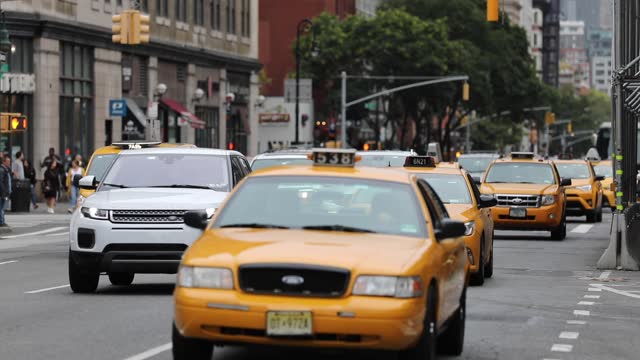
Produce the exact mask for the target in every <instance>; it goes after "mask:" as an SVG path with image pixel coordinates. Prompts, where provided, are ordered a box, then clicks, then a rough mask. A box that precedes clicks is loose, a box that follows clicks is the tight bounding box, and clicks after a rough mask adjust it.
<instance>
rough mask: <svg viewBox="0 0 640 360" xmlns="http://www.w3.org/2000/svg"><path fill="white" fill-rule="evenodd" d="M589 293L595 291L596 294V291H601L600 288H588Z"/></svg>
mask: <svg viewBox="0 0 640 360" xmlns="http://www.w3.org/2000/svg"><path fill="white" fill-rule="evenodd" d="M591 286H593V285H591ZM589 291H592V292H594V291H595V292H598V291H602V289H600V288H594V287H590V288H589Z"/></svg>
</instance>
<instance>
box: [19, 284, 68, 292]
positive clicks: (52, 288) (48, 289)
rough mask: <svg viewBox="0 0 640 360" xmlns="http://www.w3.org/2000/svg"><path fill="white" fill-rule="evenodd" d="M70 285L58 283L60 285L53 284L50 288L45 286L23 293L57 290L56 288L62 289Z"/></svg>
mask: <svg viewBox="0 0 640 360" xmlns="http://www.w3.org/2000/svg"><path fill="white" fill-rule="evenodd" d="M69 286H70V285H69V284H67V285H60V286H54V287H50V288H46V289H39V290H32V291H26V292H25V294H38V293H42V292H45V291H51V290H57V289H62V288H66V287H69Z"/></svg>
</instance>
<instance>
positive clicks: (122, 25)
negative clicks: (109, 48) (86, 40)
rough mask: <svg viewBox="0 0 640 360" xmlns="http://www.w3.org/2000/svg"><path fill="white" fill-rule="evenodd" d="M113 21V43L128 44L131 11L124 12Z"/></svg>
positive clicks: (114, 16) (112, 19)
mask: <svg viewBox="0 0 640 360" xmlns="http://www.w3.org/2000/svg"><path fill="white" fill-rule="evenodd" d="M111 21H112V22H113V25H111V32H112V35H111V41H112V42H114V43H116V44H128V43H129V30H130V25H131V24H130V22H131V16H130V12H129V10H127V11H124V12H123V13H122V14H118V15H113V16H112V17H111Z"/></svg>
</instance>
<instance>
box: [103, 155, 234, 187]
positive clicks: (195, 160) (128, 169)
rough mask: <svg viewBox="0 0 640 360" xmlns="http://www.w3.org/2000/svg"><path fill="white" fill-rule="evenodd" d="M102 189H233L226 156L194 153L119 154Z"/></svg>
mask: <svg viewBox="0 0 640 360" xmlns="http://www.w3.org/2000/svg"><path fill="white" fill-rule="evenodd" d="M102 185H103V186H101V187H100V189H101V190H110V189H111V188H137V187H203V188H210V189H212V190H216V191H225V192H226V191H230V186H229V174H228V170H227V158H226V157H224V156H215V155H214V156H212V155H195V154H166V153H162V154H135V155H125V156H120V157H118V158H117V159H116V161H115V162H114V164H113V166H112V167H111V169H110V170H109V172H108V173H107V175H106V176H105V178H104V182H103V184H102Z"/></svg>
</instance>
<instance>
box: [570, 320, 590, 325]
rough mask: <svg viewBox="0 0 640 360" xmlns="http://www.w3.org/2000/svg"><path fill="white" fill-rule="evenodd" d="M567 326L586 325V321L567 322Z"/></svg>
mask: <svg viewBox="0 0 640 360" xmlns="http://www.w3.org/2000/svg"><path fill="white" fill-rule="evenodd" d="M567 324H569V325H586V324H587V322H586V321H582V320H567Z"/></svg>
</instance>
